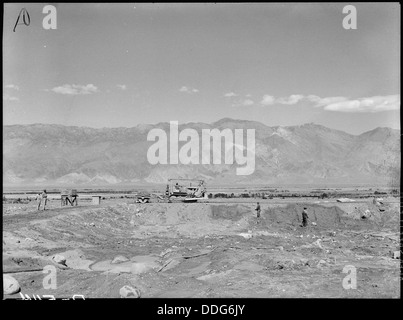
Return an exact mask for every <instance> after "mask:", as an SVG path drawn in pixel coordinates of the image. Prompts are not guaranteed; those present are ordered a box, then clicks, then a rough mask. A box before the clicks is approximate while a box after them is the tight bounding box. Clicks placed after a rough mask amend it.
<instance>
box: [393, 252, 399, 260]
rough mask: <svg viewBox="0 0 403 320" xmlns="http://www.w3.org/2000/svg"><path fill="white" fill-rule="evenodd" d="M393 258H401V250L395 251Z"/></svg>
mask: <svg viewBox="0 0 403 320" xmlns="http://www.w3.org/2000/svg"><path fill="white" fill-rule="evenodd" d="M393 259H400V251H395V252H393Z"/></svg>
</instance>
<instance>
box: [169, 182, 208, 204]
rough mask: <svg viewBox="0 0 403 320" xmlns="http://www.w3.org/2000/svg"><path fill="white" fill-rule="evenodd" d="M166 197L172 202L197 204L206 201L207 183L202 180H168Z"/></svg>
mask: <svg viewBox="0 0 403 320" xmlns="http://www.w3.org/2000/svg"><path fill="white" fill-rule="evenodd" d="M165 195H166V197H167V198H168V199H169V200H170V201H172V200H181V201H183V202H196V201H197V200H200V199H206V197H207V193H206V186H205V182H204V180H200V179H168V184H167V188H166V192H165Z"/></svg>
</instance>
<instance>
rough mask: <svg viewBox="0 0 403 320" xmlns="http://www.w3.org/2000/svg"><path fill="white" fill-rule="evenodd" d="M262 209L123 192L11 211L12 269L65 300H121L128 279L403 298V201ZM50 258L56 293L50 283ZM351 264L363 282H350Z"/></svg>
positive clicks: (255, 291)
mask: <svg viewBox="0 0 403 320" xmlns="http://www.w3.org/2000/svg"><path fill="white" fill-rule="evenodd" d="M304 207H306V208H307V212H308V216H309V219H310V220H309V225H308V227H307V228H303V227H301V226H300V225H301V220H302V219H301V213H302V210H303V208H304ZM255 208H256V202H252V201H251V202H244V203H188V204H184V203H149V204H135V203H122V202H119V201H115V202H108V203H105V204H103V205H101V206H97V207H94V206H86V207H84V206H83V207H80V206H78V207H71V208H52V209H50V210H48V211H46V212H37V211H35V210H32V211H30V210H24V211H22V212H21V213H20V214H13V215H3V269H4V272H5V273H6V274H8V275H12V276H13V277H14V278H15V279H16V280H17V281H18V283H19V285H20V286H21V292H23V293H24V294H31V295H32V294H39V295H40V294H45V295H47V294H54V295H55V296H57V297H67V296H72V295H73V294H83V295H85V296H86V297H99V298H101V297H106V298H108V297H111V298H117V297H119V296H120V293H119V292H120V289H121V288H122V287H124V286H131V287H133V288H136V289H138V290H139V291H140V292H141V297H142V298H147V297H160V298H163V297H185V298H186V297H189V298H191V297H203V298H209V297H356V298H357V297H399V296H400V278H399V277H400V272H399V262H400V260H399V259H398V258H395V256H396V254H395V253H396V252H399V251H400V246H399V233H398V231H399V230H398V224H396V223H395V222H396V221H398V220H397V219H398V216H399V206H398V203H394V204H387V205H385V206H384V207H382V209H383V211H380V210H378V209H379V208H377V207H373V205H372V203H370V202H369V201H368V202H365V203H364V202H361V203H335V202H333V203H323V204H315V203H309V202H301V203H288V204H287V203H285V204H274V203H269V202H266V203H264V202H261V208H262V212H261V217H260V218H259V219H258V218H257V217H256V211H255ZM365 210H371V211H372V212H374V213H373V215H371V216H370V217H369V218H368V219H365V220H363V219H361V217H360V214H361V212H365ZM312 222H314V223H315V224H312ZM47 265H52V266H55V267H56V268H57V277H58V278H57V283H58V286H57V288H56V289H54V290H53V289H52V290H45V289H44V288H43V286H42V283H43V277H44V276H45V275H44V273H43V270H42V269H43V268H44V267H45V266H47ZM346 265H350V266H351V265H353V266H356V267H357V270H358V271H357V274H358V275H359V279H358V282H357V283H358V288H357V290H355V291H352V290H350V291H349V290H345V289H344V288H343V286H342V282H343V278H344V277H345V274H344V273H343V268H344V266H346ZM7 298H19V296H18V295H10V296H7Z"/></svg>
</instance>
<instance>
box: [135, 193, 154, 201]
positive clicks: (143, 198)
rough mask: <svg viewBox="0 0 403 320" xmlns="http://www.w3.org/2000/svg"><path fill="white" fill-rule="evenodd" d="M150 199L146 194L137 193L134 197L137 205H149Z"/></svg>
mask: <svg viewBox="0 0 403 320" xmlns="http://www.w3.org/2000/svg"><path fill="white" fill-rule="evenodd" d="M150 199H151V195H150V194H149V193H148V192H139V193H137V195H136V202H137V203H149V202H150Z"/></svg>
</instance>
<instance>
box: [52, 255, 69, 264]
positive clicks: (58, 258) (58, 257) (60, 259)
mask: <svg viewBox="0 0 403 320" xmlns="http://www.w3.org/2000/svg"><path fill="white" fill-rule="evenodd" d="M52 260H53V261H54V262H56V263H59V264H62V265H64V266H65V265H66V258H65V257H64V256H62V255H61V254H56V255H54V256H53V258H52Z"/></svg>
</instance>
